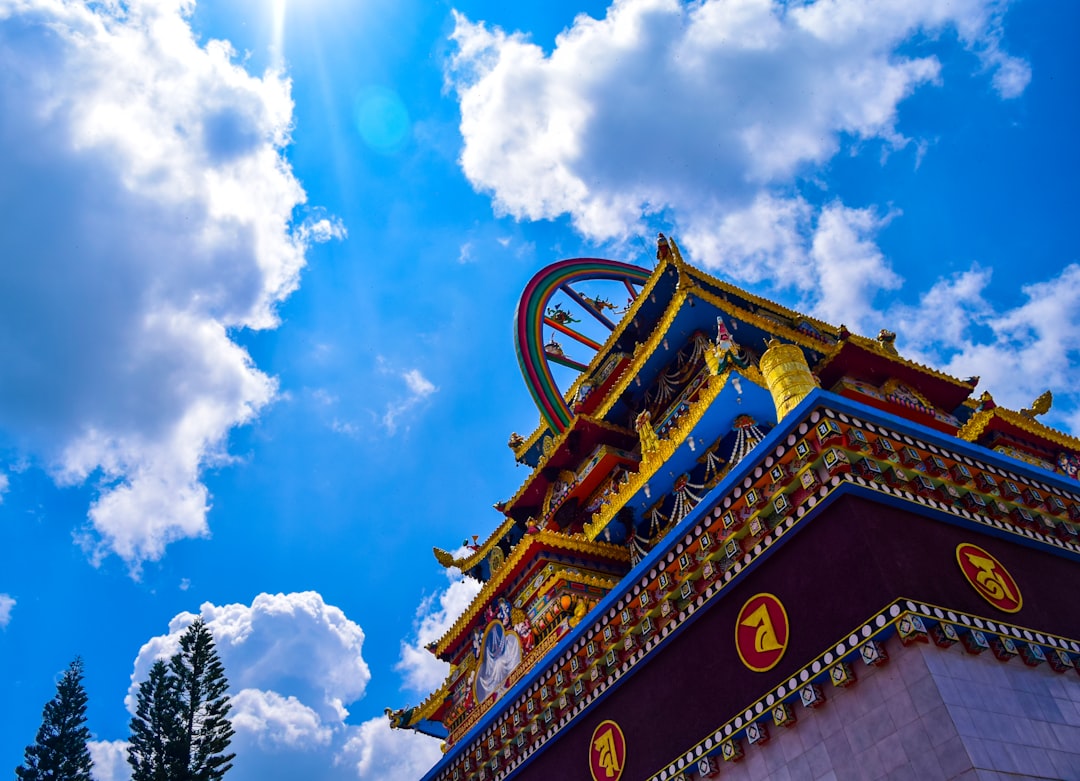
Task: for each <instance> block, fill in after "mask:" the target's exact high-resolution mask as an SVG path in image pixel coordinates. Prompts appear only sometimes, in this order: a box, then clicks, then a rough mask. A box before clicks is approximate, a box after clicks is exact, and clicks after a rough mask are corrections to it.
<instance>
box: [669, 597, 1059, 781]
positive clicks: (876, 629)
mask: <svg viewBox="0 0 1080 781" xmlns="http://www.w3.org/2000/svg"><path fill="white" fill-rule="evenodd" d="M945 627H948V629H945ZM974 633H978V634H980V635H981V636H982V641H983V642H984V643H986V646H985V647H986V648H987V649H989V648H990V647H991V645H990V643H991V642H993V643H995V644H996V647H998V648H1000V647H1002V645H1003V644H1006V643H1007V644H1008V646H1009V648H1010V651H1005V653H1006V654H1009V653H1010V652H1011V654H1013V655H1019V654H1020V652H1021V648H1022V649H1023V650H1025V651H1027V649H1032V648H1038V651H1037V653H1038V654H1039V657H1035V658H1040V657H1041V658H1043V659H1051V658H1053V660H1054V661H1055V662H1057V663H1058V664H1060V663H1061V662H1060V659H1061V657H1060V656H1058V654H1065V655H1067V656H1068V658H1069V661H1070V665H1069V666H1075V664H1076V663H1077V662H1076V659H1075V658H1074V657H1075V656H1076V655H1077V654H1080V642H1078V641H1077V640H1076V639H1073V638H1066V637H1060V636H1055V635H1050V634H1047V633H1045V632H1037V631H1035V630H1032V629H1028V628H1024V627H1020V626H1016V625H1013V624H1008V623H1004V622H1002V621H999V620H997V619H990V618H986V617H983V616H977V615H974V614H968V613H963V612H960V611H956V610H953V609H949V608H943V607H938V606H935V605H927V604H926V603H920V602H916V601H913V600H910V599H906V598H903V597H901V598H900V599H897V600H895V601H893V602H891V603H890V604H889V605H886V606H885V607H884V608H883V609H881V610H879V611H876V612H875V614H874V615H871V616H870V617H869V618H868V619H867V620H866V621H863V622H860V625H857V626H855V627H853V628H852V630H851V631H850V632H846V633H845V634H843V635H842V636H840V637H839V638H838V639H837V642H836V643H834V644H832V645H829V646H826V648H827V649H828V650H826V651H824V652H823V653H821V654H820V655H819V656H818V657H817V658H815V659H814V660H813V661H811V662H809V663H807V664H806V665H805V666H803V667H802V668H801V669H800V670H798V671H796V672H795V673H794V674H792V676H791V677H790V678H789V679H788V680H786V681H785V682H784V683H783V684H781V685H779V686H777V687H776V688H774V689H772V690H771V691H768V692H766V693H765V694H763V695H762V696H761V697H759V698H758V699H757V700H756V701H754V702H752V703H749V704H748V705H747V706H746V707H743V708H739V709H738V710H739V714H740V715H738V716H735V717H734V718H731V719H729V720H728V721H727V722H726V723H724V724H722V725H721V726H719V727H718V728H717V729H716V730H714V731H713V732H712V733H711V734H709V735H707V736H706V737H705V738H704V739H702V740H701V741H699V742H698V743H696V744H695V745H692V746H688V747H687V748H686V749H684V750H683V751H682V753H681V755H680V756H679V757H678V758H676V759H675V760H673V761H672V762H671V763H670V764H668V765H667V766H666V767H664V768H661V769H660V770H659V771H658V772H657V773H655V774H654V775H652V776H650V777H649V781H680V779H686V778H687V776H686V775H683V774H684V773H694V769H695V768H696V767H697V766H698V763H699V762H701V760H702V759H703V758H706V757H711V758H712V759H713V762H712V764H713V765H714V766H719V765H720V764H721V763H722V762H723V761H724V760H725V759H729V760H730V759H732V758H734V759H738V758H740V757H742V756H743V749H742V745H741V742H742V741H743V740H745V739H746V738H747V735H748V732H749V731H750V730H753V729H755V726H754V725H763V726H764V727H765V729H766V730H768V729H769V728H770V727H773V726H776V725H778V724H781V723H782V724H784V726H785V727H793V728H794V729H798V728H799V726H798V724H799V721H798V717H797V716H796V715H795V709H796V707H797V706H799V707H802V708H807V709H810V708H817V707H819V706H820V705H821V704H823V703H827V702H828V699H829V698H831V697H832V696H833V695H832V693H831V690H833V689H834V688H836V687H842V686H849V685H850V684H851V683H855V684H856V685H858V683H857V681H858V677H857V676H856V675H855V673H854V670H853V669H852V667H851V666H852V665H856V664H861V665H864V666H872V665H873V666H877V665H882V664H888V663H889V661H890V654H893V653H902V652H903V651H904V649H905V648H906V647H907V646H909V645H911V644H913V643H926V644H928V645H929V644H931V641H930V637H931V636H934V637H935V639H934V641H933V645H935V646H938V647H947V646H949V645H952V644H953V643H955V642H958V641H960V638H961V637H967V636H970V635H972V634H974ZM897 638H899V642H898V643H896V645H893V649H892V651H886V650H885V649H886V648H887V646H886V645H885V644H886V643H887V642H888V643H890V644H892V643H894V642H895V641H896V639H897ZM937 638H943V639H941V640H939V639H937ZM954 638H955V639H954ZM853 640H854V641H853ZM968 642H970V640H968ZM897 645H899V646H900V647H899V648H897V647H896V646H897ZM1006 658H1008V657H1007V656H1006ZM1034 664H1035V665H1037V664H1038V662H1035V663H1034ZM1028 666H1031V665H1025V668H1026V667H1028ZM856 669H857V668H856ZM1065 669H1067V666H1066V668H1065ZM834 674H835V675H836V677H835V678H834V677H833V676H834ZM838 680H839V681H843V682H842V683H838V682H837V681H838ZM826 692H829V693H828V694H826ZM748 714H749V716H748ZM778 717H779V720H778ZM759 745H760V746H761V748H760V749H759V750H765V751H768V750H770V749H769V748H768V747H767V746H768V743H767V740H763V741H760V742H759ZM725 751H727V752H731V756H730V757H725ZM694 775H696V774H694Z"/></svg>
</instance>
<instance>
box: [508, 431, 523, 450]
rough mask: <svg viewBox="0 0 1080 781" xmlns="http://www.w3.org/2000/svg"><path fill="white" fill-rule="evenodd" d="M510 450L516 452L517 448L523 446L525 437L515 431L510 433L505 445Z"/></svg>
mask: <svg viewBox="0 0 1080 781" xmlns="http://www.w3.org/2000/svg"><path fill="white" fill-rule="evenodd" d="M506 444H507V446H508V447H509V448H510V449H511V450H517V449H518V448H519V447H521V446H522V445H524V444H525V437H523V436H521V434H519V433H517V432H516V431H511V432H510V440H509V441H508V442H507V443H506Z"/></svg>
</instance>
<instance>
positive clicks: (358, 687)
mask: <svg viewBox="0 0 1080 781" xmlns="http://www.w3.org/2000/svg"><path fill="white" fill-rule="evenodd" d="M196 617H201V618H202V619H203V620H204V621H205V622H206V625H207V626H208V627H209V628H210V630H211V632H212V633H213V635H214V641H215V644H216V646H217V649H218V653H219V655H220V656H221V661H222V664H223V666H224V668H225V674H226V676H227V677H228V678H229V689H230V697H231V700H232V711H231V713H230V714H229V718H230V719H231V721H232V724H233V728H234V729H235V730H236V735H235V737H234V738H233V744H232V750H233V751H235V752H236V754H237V759H236V761H235V767H234V769H233V771H232V772H231V773H230V775H229V777H230V778H235V779H237V781H243V780H244V779H260V778H321V779H338V778H340V779H355V778H356V771H355V768H354V767H352V766H351V765H349V764H347V763H346V764H340V763H338V764H335V762H336V760H335V757H337V756H338V755H339V754H340V753H341V752H342V751H343V750H344V747H345V745H346V743H347V742H348V741H349V739H350V738H351V737H352V736H353V734H354V733H355V731H356V730H357V727H354V726H351V725H348V724H346V723H345V719H346V717H347V716H348V713H349V712H348V709H347V707H346V706H348V705H350V704H351V703H353V702H356V701H357V700H359V699H361V698H362V697H363V696H364V690H365V689H366V688H367V684H368V681H369V680H370V679H371V673H370V671H369V669H368V665H367V663H366V662H365V661H364V657H363V643H364V632H363V630H362V629H361V628H360V626H359V625H358V624H356V623H355V622H354V621H351V620H349V618H347V617H346V616H345V614H344V613H343V612H342V611H341V609H340V608H337V607H335V606H333V605H328V604H326V602H325V601H324V600H323V598H322V597H321V596H320V595H319V594H317V593H315V592H310V591H309V592H303V593H293V594H259V595H258V596H256V597H255V599H254V600H253V601H252V603H251V605H241V604H229V605H220V606H218V605H213V604H211V603H209V602H207V603H204V604H203V605H202V606H201V607H200V608H199V612H198V614H195V613H180V614H179V615H177V616H176V617H174V618H173V619H172V621H170V622H169V631H168V634H165V635H159V636H157V637H153V638H151V639H150V640H149V641H147V642H146V643H145V644H144V645H143V646H142V648H141V649H140V650H139V653H138V656H137V657H136V659H135V665H134V672H133V673H132V677H131V680H132V683H131V687H130V689H129V691H128V696H127V699H126V704H127V707H128V710H129V711H130V712H134V707H135V696H136V693H137V691H138V684H139V682H141V681H143V680H145V679H146V676H147V674H148V673H149V670H150V667H151V665H152V664H153V663H154V660H156V659H160V658H168V657H169V656H171V655H172V654H173V653H175V652H176V650H177V648H178V642H179V638H180V635H181V634H182V633H183V632H184V630H185V629H187V627H188V626H190V625H191V622H192V621H194V620H195V618H196ZM102 750H104V749H102Z"/></svg>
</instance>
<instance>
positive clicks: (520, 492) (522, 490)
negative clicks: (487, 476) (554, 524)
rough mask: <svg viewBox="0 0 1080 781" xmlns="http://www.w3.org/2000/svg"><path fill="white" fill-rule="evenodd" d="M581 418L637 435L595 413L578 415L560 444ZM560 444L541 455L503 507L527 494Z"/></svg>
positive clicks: (509, 505)
mask: <svg viewBox="0 0 1080 781" xmlns="http://www.w3.org/2000/svg"><path fill="white" fill-rule="evenodd" d="M579 420H585V421H588V422H589V423H591V424H593V425H594V426H596V427H598V428H602V429H607V430H608V431H614V432H615V433H617V434H625V435H626V436H628V437H632V436H635V434H634V432H633V431H630V429H627V428H623V427H622V426H619V425H616V424H615V423H608V422H607V421H606V420H604V419H603V418H600V417H597V416H595V415H578V416H577V417H575V418H574V419H573V420H572V421H571V422H570V427H569V428H567V429H566V432H565V433H564V434H563V435H560V436H559V438H558V440H557V442H558V445H561V444H562V442H563V440H564V439H565V438H566V436H567V435H569V433H570V432H571V431H573V430H574V428H575V427H576V426H577V422H578V421H579ZM558 445H556V446H553V447H552V448H551V450H550V451H548V452H546V453H544V454H543V455H542V456H541V457H540V460H539V461H537V462H536V467H535V468H534V469H533V471H532V472H530V473H529V476H528V477H526V478H525V482H523V483H522V484H521V486H520V487H519V488H518V489H517V491H516V492H515V493H514V495H513V496H511V497H510V498H509V499H507V500H506V501H505V502H503V503H502V505H501V506H502V507H513V506H514V505H515V504H517V502H518V500H519V499H521V497H522V496H524V495H525V491H526V490H528V488H529V486H531V485H532V482H533V480H535V479H536V476H537V475H538V474H540V472H541V471H543V469H544V468H545V467H546V466H547V464H548V461H550V460H551V454H552V453H554V452H555V451H556V450H557V449H558ZM545 499H546V497H545ZM542 511H545V512H546V509H542Z"/></svg>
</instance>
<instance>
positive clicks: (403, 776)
mask: <svg viewBox="0 0 1080 781" xmlns="http://www.w3.org/2000/svg"><path fill="white" fill-rule="evenodd" d="M441 758H442V752H441V751H440V750H439V741H437V740H435V739H434V738H430V737H427V736H426V735H421V734H419V733H416V732H412V731H406V730H392V729H390V724H389V722H388V721H387V720H386V719H385V718H375V719H371V720H369V721H365V722H364V723H363V724H361V725H360V726H359V727H358V728H356V729H355V730H354V731H353V734H352V736H351V737H350V738H349V740H348V742H346V744H345V747H344V749H343V750H342V752H341V754H340V755H339V756H338V763H339V765H342V766H346V767H350V768H351V769H352V771H353V773H354V775H353V778H357V777H359V778H360V779H363V781H416V779H418V778H420V777H421V776H423V775H424V773H426V772H427V771H428V770H430V769H431V768H432V766H433V765H434V764H435V763H436V762H438V761H439V760H440V759H441Z"/></svg>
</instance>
